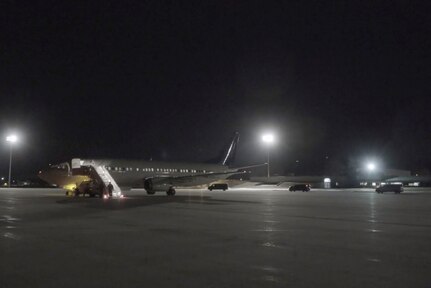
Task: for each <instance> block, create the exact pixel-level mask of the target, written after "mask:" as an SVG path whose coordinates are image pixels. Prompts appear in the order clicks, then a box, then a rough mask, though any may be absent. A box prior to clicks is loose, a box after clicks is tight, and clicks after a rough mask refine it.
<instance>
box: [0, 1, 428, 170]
mask: <svg viewBox="0 0 431 288" xmlns="http://www.w3.org/2000/svg"><path fill="white" fill-rule="evenodd" d="M64 2H66V1H11V0H10V1H1V2H0V21H1V22H0V99H1V103H0V104H1V106H0V133H1V135H5V134H6V133H8V131H9V130H11V129H14V130H16V131H18V132H19V133H20V134H21V137H22V138H23V139H22V143H20V145H18V146H17V147H16V148H15V150H14V157H15V161H14V167H15V169H16V170H15V172H16V173H32V172H33V173H36V172H37V171H38V170H39V169H41V168H44V167H45V166H46V165H48V163H56V162H62V161H67V160H69V161H70V159H71V158H73V157H82V158H85V157H87V158H91V157H94V158H101V157H108V158H136V159H150V158H152V159H154V160H168V161H178V160H179V161H205V160H207V159H211V158H214V157H216V156H217V155H218V154H219V152H220V149H222V148H223V146H224V145H226V144H227V143H228V142H229V141H230V139H231V137H232V136H233V133H234V132H235V131H238V132H240V133H241V142H240V146H239V151H238V155H237V156H238V157H237V165H243V164H255V163H262V162H264V161H265V157H266V153H265V149H264V147H263V146H262V144H261V143H260V134H261V133H262V131H264V130H266V129H271V130H273V131H275V132H276V133H277V135H278V136H277V137H278V141H277V145H276V146H275V147H273V148H272V152H271V156H272V159H273V160H272V162H273V163H274V166H273V169H274V172H275V173H280V174H286V173H291V172H295V173H298V174H318V173H322V171H323V169H324V167H325V165H327V163H326V162H329V161H333V160H334V159H337V160H338V161H350V160H352V159H356V160H358V159H365V158H374V159H377V160H378V161H380V163H382V165H384V166H386V167H392V168H401V169H412V170H415V171H416V170H424V169H429V168H431V149H430V148H431V133H430V132H431V131H430V127H431V117H430V111H431V105H430V103H431V101H430V100H429V97H430V96H431V89H430V87H431V85H430V84H431V68H430V64H431V59H430V55H431V54H430V51H431V45H430V44H431V43H430V35H431V28H430V27H431V26H430V20H429V15H431V14H430V12H431V11H430V9H429V8H430V7H429V4H428V1H375V0H373V1H339V2H338V1H159V0H156V1H136V2H128V1H82V2H81V1H68V3H64ZM87 2H88V3H87ZM2 137H3V136H2ZM8 151H9V150H8V146H7V145H6V144H5V143H4V144H3V145H1V148H0V161H1V162H0V163H1V167H0V172H1V173H2V174H4V173H7V169H8V159H9V158H8V157H9V154H8V153H9V152H8ZM296 160H299V162H296ZM358 161H359V160H358Z"/></svg>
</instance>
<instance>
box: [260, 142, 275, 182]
mask: <svg viewBox="0 0 431 288" xmlns="http://www.w3.org/2000/svg"><path fill="white" fill-rule="evenodd" d="M262 141H263V142H264V143H265V144H266V146H267V161H266V164H267V177H268V180H269V177H270V174H269V148H270V146H271V145H272V144H273V143H274V135H273V134H264V135H262Z"/></svg>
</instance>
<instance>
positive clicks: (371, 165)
mask: <svg viewBox="0 0 431 288" xmlns="http://www.w3.org/2000/svg"><path fill="white" fill-rule="evenodd" d="M367 169H368V171H370V172H372V171H374V170H376V164H374V163H368V164H367Z"/></svg>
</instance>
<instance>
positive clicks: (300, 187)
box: [289, 184, 310, 192]
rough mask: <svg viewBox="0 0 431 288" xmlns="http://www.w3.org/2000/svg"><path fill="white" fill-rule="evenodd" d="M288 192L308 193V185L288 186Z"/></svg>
mask: <svg viewBox="0 0 431 288" xmlns="http://www.w3.org/2000/svg"><path fill="white" fill-rule="evenodd" d="M289 191H291V192H292V191H293V192H295V191H302V192H308V191H310V185H308V184H296V185H293V186H290V187H289Z"/></svg>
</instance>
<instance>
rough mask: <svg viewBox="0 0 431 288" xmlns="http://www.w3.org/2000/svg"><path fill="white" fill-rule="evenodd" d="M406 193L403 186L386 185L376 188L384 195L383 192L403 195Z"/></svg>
mask: <svg viewBox="0 0 431 288" xmlns="http://www.w3.org/2000/svg"><path fill="white" fill-rule="evenodd" d="M403 191H404V188H403V185H402V184H386V185H380V186H379V187H377V188H376V192H377V193H383V192H394V193H396V194H397V193H401V192H403Z"/></svg>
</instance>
